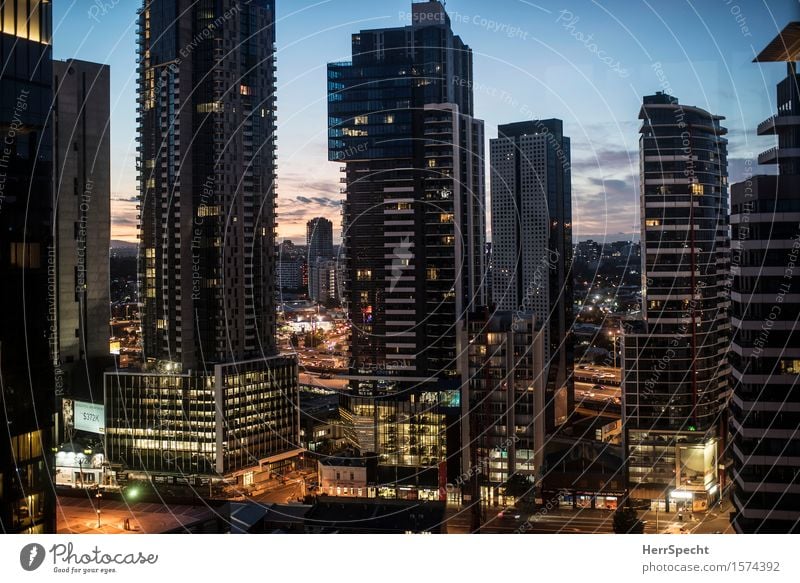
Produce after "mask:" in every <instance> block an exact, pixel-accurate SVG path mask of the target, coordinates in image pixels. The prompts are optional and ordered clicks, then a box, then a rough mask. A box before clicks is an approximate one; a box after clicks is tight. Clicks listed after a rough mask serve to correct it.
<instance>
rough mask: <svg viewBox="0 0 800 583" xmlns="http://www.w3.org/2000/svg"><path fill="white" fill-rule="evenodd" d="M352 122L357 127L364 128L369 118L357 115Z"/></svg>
mask: <svg viewBox="0 0 800 583" xmlns="http://www.w3.org/2000/svg"><path fill="white" fill-rule="evenodd" d="M353 122H354V123H355V124H356V125H357V126H365V125H367V124H368V123H369V118H368V117H367V116H366V115H358V116H356V117H355V119H354V120H353Z"/></svg>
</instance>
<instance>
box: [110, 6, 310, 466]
mask: <svg viewBox="0 0 800 583" xmlns="http://www.w3.org/2000/svg"><path fill="white" fill-rule="evenodd" d="M138 18H139V22H138V44H139V46H138V54H139V59H138V82H139V88H138V107H137V114H138V118H137V119H138V123H139V131H138V140H139V145H138V148H137V151H138V156H137V164H138V169H139V189H140V192H139V201H140V202H139V212H140V214H141V221H140V232H139V262H140V265H139V275H140V283H139V285H140V298H141V304H142V335H143V349H144V357H145V360H146V363H145V367H144V369H143V370H142V371H140V372H137V373H119V374H114V375H108V376H107V377H106V409H107V410H106V417H107V425H106V436H107V442H108V455H109V456H110V457H111V459H112V461H113V462H116V463H123V464H127V465H128V466H129V467H136V468H145V469H148V470H150V471H161V472H173V473H174V472H189V473H195V474H209V473H218V474H226V475H230V474H231V473H233V472H237V471H240V470H243V469H246V468H250V467H253V466H259V468H260V469H261V470H265V471H268V470H269V469H270V464H272V463H273V460H274V457H275V456H279V457H281V456H285V454H286V453H287V451H290V450H293V449H294V448H295V447H296V444H297V443H298V431H299V429H298V424H299V416H298V412H297V410H296V407H295V405H296V398H297V395H296V390H297V364H296V361H295V359H294V357H290V356H285V355H284V356H281V355H278V353H277V350H276V340H275V318H276V315H275V300H274V296H275V279H276V278H275V264H276V256H275V204H276V193H275V2H274V0H252V1H240V0H221V1H220V0H217V1H215V2H214V1H210V0H202V1H200V2H197V1H194V0H148V1H146V2H144V3H143V7H142V8H141V9H140V11H139V17H138ZM154 419H156V421H154ZM145 428H146V429H148V430H151V431H153V432H154V433H157V434H156V435H153V436H152V437H150V436H149V434H148V438H146V439H145V438H143V437H140V436H141V435H142V433H141V432H142V430H143V429H145ZM159 432H160V433H159ZM182 434H185V435H187V436H188V435H191V436H192V438H191V439H189V438H188V437H187V438H185V439H184V438H181V439H176V438H175V435H182ZM251 478H252V476H250V477H247V474H245V478H244V479H245V480H250V479H251Z"/></svg>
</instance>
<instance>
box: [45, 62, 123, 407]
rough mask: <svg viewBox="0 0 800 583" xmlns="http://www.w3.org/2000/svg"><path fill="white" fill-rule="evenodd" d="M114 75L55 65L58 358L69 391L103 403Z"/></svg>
mask: <svg viewBox="0 0 800 583" xmlns="http://www.w3.org/2000/svg"><path fill="white" fill-rule="evenodd" d="M110 77H111V74H110V71H109V68H108V66H107V65H99V64H95V63H87V62H85V61H78V60H74V59H70V60H68V61H55V62H54V63H53V87H54V90H55V95H56V101H55V107H54V108H53V113H54V118H53V121H54V124H53V131H54V136H53V138H54V139H53V142H54V145H55V192H56V204H55V217H56V229H55V237H56V241H55V243H56V257H57V263H58V270H57V273H58V306H57V312H58V345H57V351H58V360H59V361H60V364H61V367H62V369H63V370H64V376H65V392H66V394H67V396H69V397H73V398H78V399H84V400H89V401H95V402H101V403H102V400H103V377H102V373H103V369H105V368H107V367H109V366H111V365H112V364H113V360H111V357H110V355H109V345H108V338H109V335H110V332H109V319H110V314H109V311H110V308H109V279H110V276H109V241H110V239H111V146H110V143H111V125H110V122H111V119H110V115H111V112H110V109H111V94H110V91H111V87H110Z"/></svg>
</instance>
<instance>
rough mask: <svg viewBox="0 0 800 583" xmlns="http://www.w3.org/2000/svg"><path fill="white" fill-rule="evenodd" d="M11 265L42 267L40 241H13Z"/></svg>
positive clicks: (30, 267)
mask: <svg viewBox="0 0 800 583" xmlns="http://www.w3.org/2000/svg"><path fill="white" fill-rule="evenodd" d="M10 259H11V266H12V267H23V268H26V269H37V268H39V267H41V248H40V246H39V243H11V257H10Z"/></svg>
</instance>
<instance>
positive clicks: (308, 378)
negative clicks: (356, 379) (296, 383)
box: [300, 372, 347, 391]
mask: <svg viewBox="0 0 800 583" xmlns="http://www.w3.org/2000/svg"><path fill="white" fill-rule="evenodd" d="M300 384H301V385H312V386H315V387H322V388H324V389H328V390H331V391H345V390H347V379H343V378H332V379H322V378H320V377H319V375H316V374H311V373H306V372H301V373H300Z"/></svg>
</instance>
